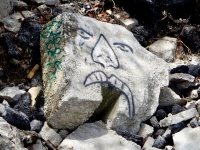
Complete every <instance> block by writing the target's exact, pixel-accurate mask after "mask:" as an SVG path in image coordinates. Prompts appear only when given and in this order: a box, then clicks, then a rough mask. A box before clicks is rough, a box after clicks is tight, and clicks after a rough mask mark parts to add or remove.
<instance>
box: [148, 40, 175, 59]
mask: <svg viewBox="0 0 200 150" xmlns="http://www.w3.org/2000/svg"><path fill="white" fill-rule="evenodd" d="M176 47H177V39H176V38H170V37H163V38H161V39H160V40H157V41H156V42H154V43H153V44H151V45H150V46H149V51H151V52H152V53H154V54H155V55H157V56H158V57H160V58H163V59H164V60H165V61H166V62H173V61H174V59H175V50H176Z"/></svg>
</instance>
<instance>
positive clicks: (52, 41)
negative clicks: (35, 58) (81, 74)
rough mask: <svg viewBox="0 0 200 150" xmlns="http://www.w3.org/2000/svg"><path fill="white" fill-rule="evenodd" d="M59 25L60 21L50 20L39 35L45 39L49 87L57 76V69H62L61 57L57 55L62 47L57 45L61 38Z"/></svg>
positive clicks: (60, 25)
mask: <svg viewBox="0 0 200 150" xmlns="http://www.w3.org/2000/svg"><path fill="white" fill-rule="evenodd" d="M61 27H62V22H61V21H52V22H51V23H50V24H48V25H47V26H45V27H44V28H43V30H42V32H41V35H40V36H41V37H42V38H43V39H45V40H46V41H47V42H46V50H47V56H48V63H47V64H46V66H47V67H49V69H48V70H49V71H48V72H47V77H48V79H49V81H50V88H51V87H52V81H53V80H55V79H56V78H57V77H56V71H57V69H58V70H61V69H62V57H58V55H59V54H60V53H61V52H62V49H61V48H60V47H59V46H60V44H61V40H62V37H61V34H62V28H61Z"/></svg>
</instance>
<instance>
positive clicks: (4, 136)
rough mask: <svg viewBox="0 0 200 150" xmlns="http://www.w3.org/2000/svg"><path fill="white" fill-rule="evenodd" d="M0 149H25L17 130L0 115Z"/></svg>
mask: <svg viewBox="0 0 200 150" xmlns="http://www.w3.org/2000/svg"><path fill="white" fill-rule="evenodd" d="M0 135H1V136H0V149H2V150H7V149H8V150H27V149H26V148H24V145H23V143H22V141H21V140H20V133H19V130H18V129H17V128H15V127H13V126H11V125H10V124H9V123H7V122H6V121H5V120H4V119H3V118H1V117H0Z"/></svg>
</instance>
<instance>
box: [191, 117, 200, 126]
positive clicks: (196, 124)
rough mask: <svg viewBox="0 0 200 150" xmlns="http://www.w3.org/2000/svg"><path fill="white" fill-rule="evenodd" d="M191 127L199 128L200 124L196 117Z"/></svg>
mask: <svg viewBox="0 0 200 150" xmlns="http://www.w3.org/2000/svg"><path fill="white" fill-rule="evenodd" d="M190 126H191V127H192V128H196V127H198V126H199V123H198V120H197V118H196V117H195V118H193V119H192V120H191V121H190Z"/></svg>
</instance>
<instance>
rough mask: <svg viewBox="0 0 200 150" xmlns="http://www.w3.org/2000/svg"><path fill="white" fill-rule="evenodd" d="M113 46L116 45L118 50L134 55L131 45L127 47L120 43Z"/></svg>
mask: <svg viewBox="0 0 200 150" xmlns="http://www.w3.org/2000/svg"><path fill="white" fill-rule="evenodd" d="M113 45H116V46H117V48H119V49H120V50H122V51H124V52H129V51H131V52H132V53H133V49H132V48H131V47H130V46H129V45H127V44H124V43H120V42H114V43H113Z"/></svg>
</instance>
